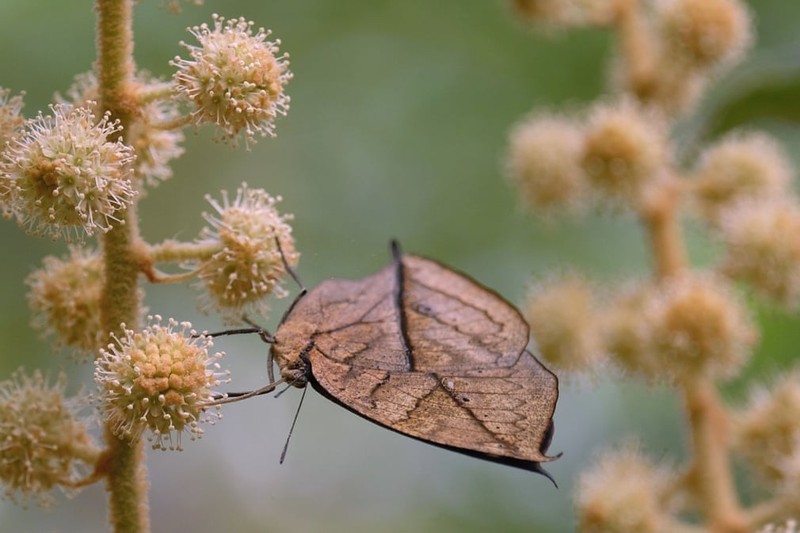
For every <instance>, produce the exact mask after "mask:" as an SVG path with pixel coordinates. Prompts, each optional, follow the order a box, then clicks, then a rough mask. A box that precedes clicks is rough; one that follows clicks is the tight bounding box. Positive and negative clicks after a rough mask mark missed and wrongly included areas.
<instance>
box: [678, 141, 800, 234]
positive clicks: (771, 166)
mask: <svg viewBox="0 0 800 533" xmlns="http://www.w3.org/2000/svg"><path fill="white" fill-rule="evenodd" d="M692 176H693V188H692V192H693V195H694V201H695V203H696V204H697V206H698V208H699V210H700V212H701V214H702V215H703V216H704V217H705V218H707V219H708V220H709V221H710V222H714V223H715V222H717V221H718V220H719V217H720V215H721V214H722V213H723V212H724V211H725V209H727V208H729V207H731V206H733V205H735V204H737V203H739V202H740V201H741V200H744V199H747V200H756V199H768V198H781V197H784V196H786V194H787V193H788V191H789V190H790V188H791V183H792V180H793V169H792V164H791V162H790V160H789V158H788V156H787V155H786V154H785V152H784V150H783V149H782V148H781V146H780V145H779V144H778V142H777V141H775V139H773V138H772V137H770V136H768V135H766V134H764V133H760V132H737V133H734V134H731V135H727V136H726V137H724V138H723V139H722V140H720V141H719V142H718V143H716V144H714V145H713V146H711V147H710V148H708V149H707V150H706V151H705V152H704V153H703V154H702V156H701V157H700V160H699V162H698V164H697V166H696V168H695V169H694V171H693V172H692Z"/></svg>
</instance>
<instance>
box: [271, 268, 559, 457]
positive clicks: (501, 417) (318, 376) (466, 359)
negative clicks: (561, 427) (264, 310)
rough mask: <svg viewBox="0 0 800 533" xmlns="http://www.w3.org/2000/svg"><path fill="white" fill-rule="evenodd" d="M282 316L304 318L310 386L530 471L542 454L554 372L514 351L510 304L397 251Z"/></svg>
mask: <svg viewBox="0 0 800 533" xmlns="http://www.w3.org/2000/svg"><path fill="white" fill-rule="evenodd" d="M293 322H295V323H298V322H302V323H306V324H313V325H314V328H313V331H314V332H313V334H312V336H311V339H310V341H311V342H310V344H309V347H310V349H309V350H308V351H307V353H305V357H306V358H307V360H308V362H309V363H310V366H311V374H312V376H311V377H312V379H311V383H312V385H313V386H314V387H315V388H316V389H317V390H319V391H320V392H321V393H322V394H324V395H326V396H327V397H329V398H331V399H332V400H334V401H336V402H337V403H339V404H341V405H343V406H344V407H346V408H348V409H350V410H352V411H354V412H356V413H357V414H359V415H361V416H363V417H365V418H367V419H369V420H372V421H374V422H376V423H378V424H381V425H383V426H386V427H388V428H390V429H393V430H395V431H398V432H400V433H403V434H406V435H409V436H412V437H415V438H417V439H420V440H424V441H427V442H430V443H433V444H437V445H439V446H443V447H446V448H450V449H454V450H457V451H461V452H463V453H467V454H471V455H476V456H479V457H483V458H486V459H490V460H494V461H498V462H503V463H508V464H511V465H514V466H518V467H522V468H527V469H530V470H535V471H540V472H541V471H542V470H541V468H540V467H539V465H538V463H539V462H543V461H548V460H550V459H551V458H548V457H547V456H546V455H545V452H546V450H547V446H548V445H549V441H550V436H551V432H552V415H553V412H554V410H555V405H556V400H557V398H558V385H557V380H556V377H555V376H554V375H553V374H552V373H550V372H549V371H548V370H547V369H545V368H544V367H543V366H542V365H541V364H540V363H539V362H538V361H537V360H536V358H534V357H533V356H532V355H531V354H530V353H529V352H527V351H525V346H526V344H527V342H528V327H527V324H526V323H525V321H524V320H523V319H522V317H521V316H520V315H519V312H518V311H517V310H516V309H515V308H514V307H513V306H511V305H510V304H508V303H507V302H506V301H505V300H503V299H502V298H501V297H500V296H498V295H497V294H495V293H494V292H492V291H491V290H489V289H487V288H485V287H483V286H482V285H480V284H478V283H477V282H475V281H473V280H472V279H470V278H468V277H467V276H464V275H462V274H459V273H456V272H454V271H453V270H451V269H449V268H447V267H445V266H442V265H440V264H438V263H436V262H434V261H430V260H428V259H424V258H420V257H415V256H399V254H398V256H397V257H396V258H395V263H394V264H392V265H390V266H388V267H386V268H385V269H383V270H381V271H380V272H378V273H377V274H374V275H372V276H369V277H367V278H364V279H362V280H358V281H347V280H328V281H326V282H323V283H322V284H320V285H319V286H318V287H316V288H315V289H313V290H312V291H311V292H310V293H309V294H307V295H306V296H305V297H304V298H303V299H301V300H300V301H298V302H297V305H296V307H295V308H294V309H293V310H292V312H291V313H290V314H289V316H288V317H287V319H286V325H287V326H288V325H290V324H292V323H293ZM280 334H281V331H280V330H279V331H278V336H279V337H280Z"/></svg>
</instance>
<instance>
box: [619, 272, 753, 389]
mask: <svg viewBox="0 0 800 533" xmlns="http://www.w3.org/2000/svg"><path fill="white" fill-rule="evenodd" d="M757 339H758V336H757V333H756V329H755V327H754V326H753V323H752V319H751V318H750V316H749V314H748V313H747V310H746V308H745V307H744V304H743V303H742V302H741V300H740V299H739V298H738V297H737V296H736V294H735V293H734V292H733V289H732V288H731V287H730V286H729V285H728V284H727V283H726V282H725V280H724V279H721V278H719V277H716V276H713V275H711V274H704V273H693V274H686V275H683V276H678V277H675V278H671V279H666V280H664V281H662V282H661V283H659V284H656V285H645V286H643V287H638V288H636V289H634V290H630V291H627V292H626V293H624V294H623V295H622V296H621V297H620V298H619V299H618V301H617V302H616V303H615V304H613V305H612V306H611V307H610V309H609V311H608V314H607V318H606V340H605V342H606V347H607V349H608V351H609V353H610V354H611V355H612V357H613V358H614V360H615V361H616V362H617V363H618V364H619V365H620V366H621V367H622V368H624V369H625V370H628V371H631V372H633V373H636V374H639V375H641V376H642V377H645V378H647V379H648V380H651V381H656V382H657V381H665V382H670V381H672V382H680V381H681V380H685V379H694V378H696V377H697V376H700V375H703V376H707V377H710V378H715V379H716V378H726V377H731V376H733V375H736V373H737V372H738V371H739V369H741V367H742V366H743V365H744V363H745V362H746V361H747V360H748V358H749V356H750V355H751V354H752V350H753V346H754V345H755V342H756V341H757Z"/></svg>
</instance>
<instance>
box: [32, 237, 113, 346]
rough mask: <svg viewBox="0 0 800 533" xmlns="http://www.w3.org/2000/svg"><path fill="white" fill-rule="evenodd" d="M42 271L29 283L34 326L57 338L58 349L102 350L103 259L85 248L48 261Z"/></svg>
mask: <svg viewBox="0 0 800 533" xmlns="http://www.w3.org/2000/svg"><path fill="white" fill-rule="evenodd" d="M43 263H44V265H43V266H42V268H40V269H38V270H35V271H34V272H32V273H31V274H30V275H29V276H28V278H27V279H26V280H25V283H27V284H28V286H29V287H30V292H29V293H28V305H29V306H30V308H31V311H33V315H34V318H33V325H34V326H35V327H36V328H37V329H40V330H42V331H44V332H45V333H46V334H49V335H53V336H54V337H55V342H56V345H57V346H68V347H70V348H75V349H77V350H79V351H80V352H82V353H83V354H89V353H92V352H94V351H96V350H97V349H98V348H100V346H101V344H102V341H103V339H104V338H105V332H104V331H103V328H102V324H101V319H100V298H101V293H102V290H103V283H104V280H105V275H104V270H103V261H102V258H101V257H100V256H99V255H98V254H95V253H92V252H91V251H89V250H86V249H83V248H77V247H74V248H71V249H70V255H69V257H67V258H65V259H58V258H56V257H52V256H48V257H45V258H44V261H43Z"/></svg>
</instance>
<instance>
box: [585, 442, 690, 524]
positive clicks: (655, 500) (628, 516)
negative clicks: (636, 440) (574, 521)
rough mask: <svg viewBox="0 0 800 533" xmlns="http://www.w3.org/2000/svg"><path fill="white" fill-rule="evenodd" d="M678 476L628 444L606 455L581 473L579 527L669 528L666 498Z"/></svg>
mask: <svg viewBox="0 0 800 533" xmlns="http://www.w3.org/2000/svg"><path fill="white" fill-rule="evenodd" d="M674 482H675V480H674V476H673V475H672V474H671V473H670V471H669V470H668V469H666V468H664V467H659V466H657V465H654V464H653V463H652V462H650V461H649V460H648V459H647V458H646V457H644V456H642V455H641V452H640V451H639V450H638V448H637V447H635V446H632V445H628V446H625V447H623V448H622V449H620V450H617V451H612V452H607V453H606V454H604V455H602V456H601V457H600V458H599V459H598V460H597V461H596V463H595V464H594V466H593V467H592V468H591V469H590V470H588V471H586V472H584V473H582V474H581V477H580V480H579V482H578V494H577V497H576V505H577V508H578V521H579V529H580V530H581V531H585V532H587V533H600V532H606V531H614V532H615V533H660V532H662V531H669V527H668V525H669V520H670V515H669V509H668V508H667V506H666V504H665V501H666V500H667V492H668V490H669V488H670V486H671V485H672V484H673V483H674Z"/></svg>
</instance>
